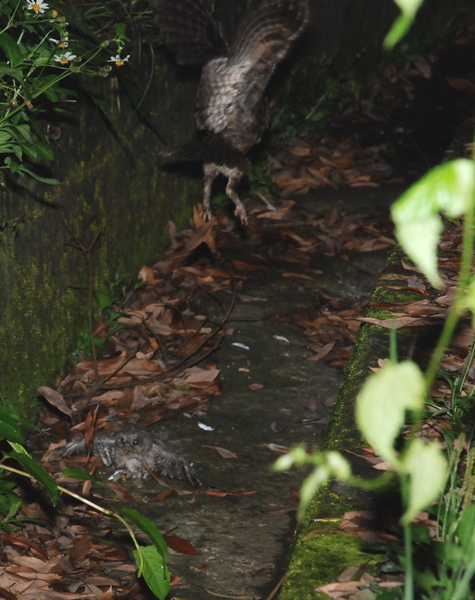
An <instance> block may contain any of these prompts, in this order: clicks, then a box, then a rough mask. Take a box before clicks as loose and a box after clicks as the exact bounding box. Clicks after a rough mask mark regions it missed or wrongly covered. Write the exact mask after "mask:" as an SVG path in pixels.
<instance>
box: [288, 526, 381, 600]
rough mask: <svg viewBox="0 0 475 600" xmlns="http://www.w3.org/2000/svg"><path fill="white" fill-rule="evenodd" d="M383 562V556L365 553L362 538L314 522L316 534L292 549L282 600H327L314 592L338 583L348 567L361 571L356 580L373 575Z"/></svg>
mask: <svg viewBox="0 0 475 600" xmlns="http://www.w3.org/2000/svg"><path fill="white" fill-rule="evenodd" d="M338 521H339V520H338ZM312 531H313V532H314V533H312ZM381 562H382V557H381V555H378V554H374V553H371V554H370V553H369V552H366V551H365V545H364V543H363V542H362V541H361V540H360V539H359V538H356V537H350V536H348V535H345V534H343V533H342V532H340V531H338V522H335V521H334V520H328V519H321V520H315V521H314V522H313V530H310V531H309V532H308V533H307V534H306V535H301V536H299V539H298V542H297V543H296V544H295V546H294V547H293V549H292V569H291V570H289V571H288V573H287V575H286V577H285V579H284V582H283V584H282V589H281V592H280V594H279V598H280V599H281V600H295V598H298V599H299V600H320V599H321V600H324V599H325V598H327V599H328V596H326V595H324V594H321V593H319V592H316V591H315V589H316V588H318V587H319V586H322V585H325V584H327V583H331V582H334V581H336V579H337V577H338V576H339V575H340V573H341V572H342V571H343V569H345V568H346V567H349V566H351V567H360V571H359V572H358V573H357V574H356V576H355V579H358V577H359V576H360V575H361V574H362V573H363V572H368V571H371V567H372V566H373V565H377V564H378V563H381Z"/></svg>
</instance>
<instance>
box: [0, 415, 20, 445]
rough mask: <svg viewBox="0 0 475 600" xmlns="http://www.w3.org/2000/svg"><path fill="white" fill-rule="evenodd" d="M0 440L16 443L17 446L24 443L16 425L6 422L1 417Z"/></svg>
mask: <svg viewBox="0 0 475 600" xmlns="http://www.w3.org/2000/svg"><path fill="white" fill-rule="evenodd" d="M0 439H2V440H7V441H9V442H18V443H19V444H24V443H25V438H24V436H23V433H22V431H21V429H20V426H19V425H18V423H16V422H13V423H12V422H11V421H10V420H9V421H7V420H6V419H5V417H2V416H0Z"/></svg>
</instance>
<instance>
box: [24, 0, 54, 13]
mask: <svg viewBox="0 0 475 600" xmlns="http://www.w3.org/2000/svg"><path fill="white" fill-rule="evenodd" d="M26 9H27V10H32V11H34V12H35V13H44V12H45V11H46V10H48V9H49V5H48V4H46V2H42V1H41V0H27V6H26Z"/></svg>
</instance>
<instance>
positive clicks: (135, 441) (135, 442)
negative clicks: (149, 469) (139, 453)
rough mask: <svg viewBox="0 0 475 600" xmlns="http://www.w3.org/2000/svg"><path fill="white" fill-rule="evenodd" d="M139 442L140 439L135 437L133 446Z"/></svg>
mask: <svg viewBox="0 0 475 600" xmlns="http://www.w3.org/2000/svg"><path fill="white" fill-rule="evenodd" d="M139 442H140V440H138V439H137V438H136V439H135V440H134V446H136V445H137V444H138V443H139Z"/></svg>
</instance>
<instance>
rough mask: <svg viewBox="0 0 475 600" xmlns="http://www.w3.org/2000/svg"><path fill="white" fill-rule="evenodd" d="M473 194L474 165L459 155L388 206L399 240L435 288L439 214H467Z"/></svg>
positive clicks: (439, 284)
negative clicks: (390, 206)
mask: <svg viewBox="0 0 475 600" xmlns="http://www.w3.org/2000/svg"><path fill="white" fill-rule="evenodd" d="M474 193H475V164H474V162H473V161H472V160H470V159H467V158H460V159H458V160H454V161H451V162H448V163H445V164H443V165H440V166H439V167H436V168H435V169H432V170H431V171H429V173H427V175H425V176H424V177H422V179H420V180H419V181H418V182H417V183H415V184H414V185H413V186H411V187H410V188H409V189H408V190H407V192H405V193H404V194H403V195H402V196H401V197H400V198H399V200H397V201H396V202H395V203H394V204H393V206H392V208H391V214H392V218H393V221H394V223H395V225H396V231H395V232H396V236H397V238H398V240H399V242H400V243H401V245H402V247H403V248H404V250H405V252H406V253H407V254H408V256H410V258H412V260H413V261H414V262H415V263H416V264H417V266H419V267H420V268H421V269H422V270H423V271H424V274H425V275H426V277H427V278H428V279H429V281H430V282H431V284H432V285H433V286H435V287H441V285H442V281H441V279H440V277H439V274H438V273H437V244H438V241H439V236H440V233H441V231H442V227H443V225H442V221H441V218H440V215H439V213H440V212H441V211H442V212H445V213H446V214H447V215H449V216H451V217H458V216H461V215H464V214H466V213H467V212H468V211H471V210H473V206H474Z"/></svg>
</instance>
